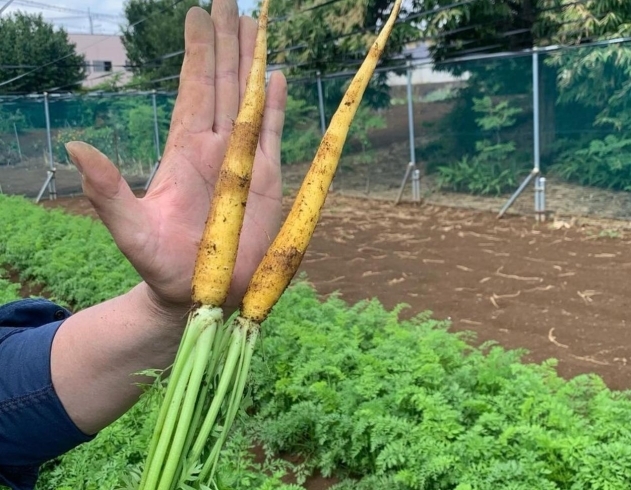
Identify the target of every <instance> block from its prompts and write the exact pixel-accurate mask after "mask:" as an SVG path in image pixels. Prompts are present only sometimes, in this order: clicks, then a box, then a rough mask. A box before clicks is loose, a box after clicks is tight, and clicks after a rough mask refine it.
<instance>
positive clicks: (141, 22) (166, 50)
mask: <svg viewBox="0 0 631 490" xmlns="http://www.w3.org/2000/svg"><path fill="white" fill-rule="evenodd" d="M197 5H200V1H199V0H128V1H127V2H126V3H125V17H126V18H127V23H128V25H129V26H130V27H129V28H128V29H127V30H126V31H125V32H124V33H123V45H124V46H125V49H126V50H127V58H128V59H129V61H130V64H131V65H132V72H133V73H134V75H135V77H136V80H135V81H134V83H140V84H142V82H152V83H151V88H163V89H173V88H177V86H178V80H177V78H172V79H168V78H169V77H174V76H176V75H178V74H179V72H180V68H181V65H182V55H181V53H180V54H176V53H178V52H183V50H184V19H185V18H186V13H187V12H188V10H189V9H190V8H191V7H193V6H197ZM165 55H168V56H165ZM164 78H167V80H160V79H164ZM156 80H160V81H159V82H157V83H155V81H156Z"/></svg>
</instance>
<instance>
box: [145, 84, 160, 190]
mask: <svg viewBox="0 0 631 490" xmlns="http://www.w3.org/2000/svg"><path fill="white" fill-rule="evenodd" d="M151 99H152V103H153V132H154V139H155V145H156V163H154V165H153V167H152V169H151V172H150V173H149V178H148V179H147V182H146V183H145V187H144V190H145V191H146V190H147V189H149V186H150V185H151V182H153V178H154V177H155V176H156V172H157V171H158V167H159V166H160V160H161V159H162V155H161V153H160V128H159V126H158V104H157V102H156V91H155V90H154V91H153V92H152V93H151Z"/></svg>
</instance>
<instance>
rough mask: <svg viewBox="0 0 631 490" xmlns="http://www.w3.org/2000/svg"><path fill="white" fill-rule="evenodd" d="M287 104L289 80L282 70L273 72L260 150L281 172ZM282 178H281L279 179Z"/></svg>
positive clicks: (266, 103)
mask: <svg viewBox="0 0 631 490" xmlns="http://www.w3.org/2000/svg"><path fill="white" fill-rule="evenodd" d="M286 105H287V80H286V79H285V75H283V74H282V72H280V71H276V72H273V73H272V75H271V77H270V81H269V85H268V88H267V97H266V98H265V113H264V115H263V125H262V127H261V136H260V141H259V146H260V150H261V152H262V153H263V155H264V156H265V157H266V158H265V159H266V160H267V161H268V162H269V164H270V165H272V166H273V167H276V169H274V168H273V169H272V170H274V171H276V172H278V173H280V148H281V140H282V137H283V125H284V124H285V107H286ZM279 180H280V179H279Z"/></svg>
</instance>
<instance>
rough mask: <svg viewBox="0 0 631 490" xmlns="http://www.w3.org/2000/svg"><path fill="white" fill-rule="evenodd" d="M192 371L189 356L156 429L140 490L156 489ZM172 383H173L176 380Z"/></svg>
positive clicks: (191, 362)
mask: <svg viewBox="0 0 631 490" xmlns="http://www.w3.org/2000/svg"><path fill="white" fill-rule="evenodd" d="M192 370H193V357H192V356H189V358H188V359H187V360H186V364H185V366H184V369H183V370H182V372H181V375H180V376H179V379H178V380H177V386H176V389H175V391H174V393H173V398H172V400H171V403H170V404H169V409H168V413H167V416H166V418H165V420H164V423H163V424H162V427H160V428H157V427H156V430H159V431H160V435H159V440H158V444H157V446H156V450H155V452H154V454H153V456H152V458H151V459H150V460H148V461H147V466H146V467H145V473H146V474H147V478H146V481H145V482H144V485H143V486H141V487H140V489H141V490H142V489H144V488H147V489H149V490H153V489H155V488H156V485H157V482H158V479H159V477H160V473H161V469H162V466H163V461H164V457H165V455H166V453H167V451H168V449H169V443H170V442H171V434H172V433H173V429H174V428H175V423H176V421H177V416H178V414H179V411H180V404H181V403H180V402H181V400H182V397H183V396H184V391H185V389H186V385H187V381H188V378H189V377H190V374H191V371H192ZM172 381H173V382H175V381H176V380H172Z"/></svg>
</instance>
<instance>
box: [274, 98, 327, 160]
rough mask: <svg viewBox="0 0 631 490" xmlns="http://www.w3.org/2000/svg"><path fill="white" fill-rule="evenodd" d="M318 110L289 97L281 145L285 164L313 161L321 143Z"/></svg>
mask: <svg viewBox="0 0 631 490" xmlns="http://www.w3.org/2000/svg"><path fill="white" fill-rule="evenodd" d="M318 117H319V116H318V108H317V107H314V106H311V105H309V104H308V103H307V102H306V101H304V100H302V99H297V98H295V97H292V96H289V97H288V98H287V108H286V110H285V129H284V131H283V138H282V144H281V162H282V163H283V164H292V163H303V162H307V161H311V159H312V158H313V155H314V154H315V151H316V148H317V147H318V144H319V142H320V137H321V135H320V129H319V125H318V121H319V119H318Z"/></svg>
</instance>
